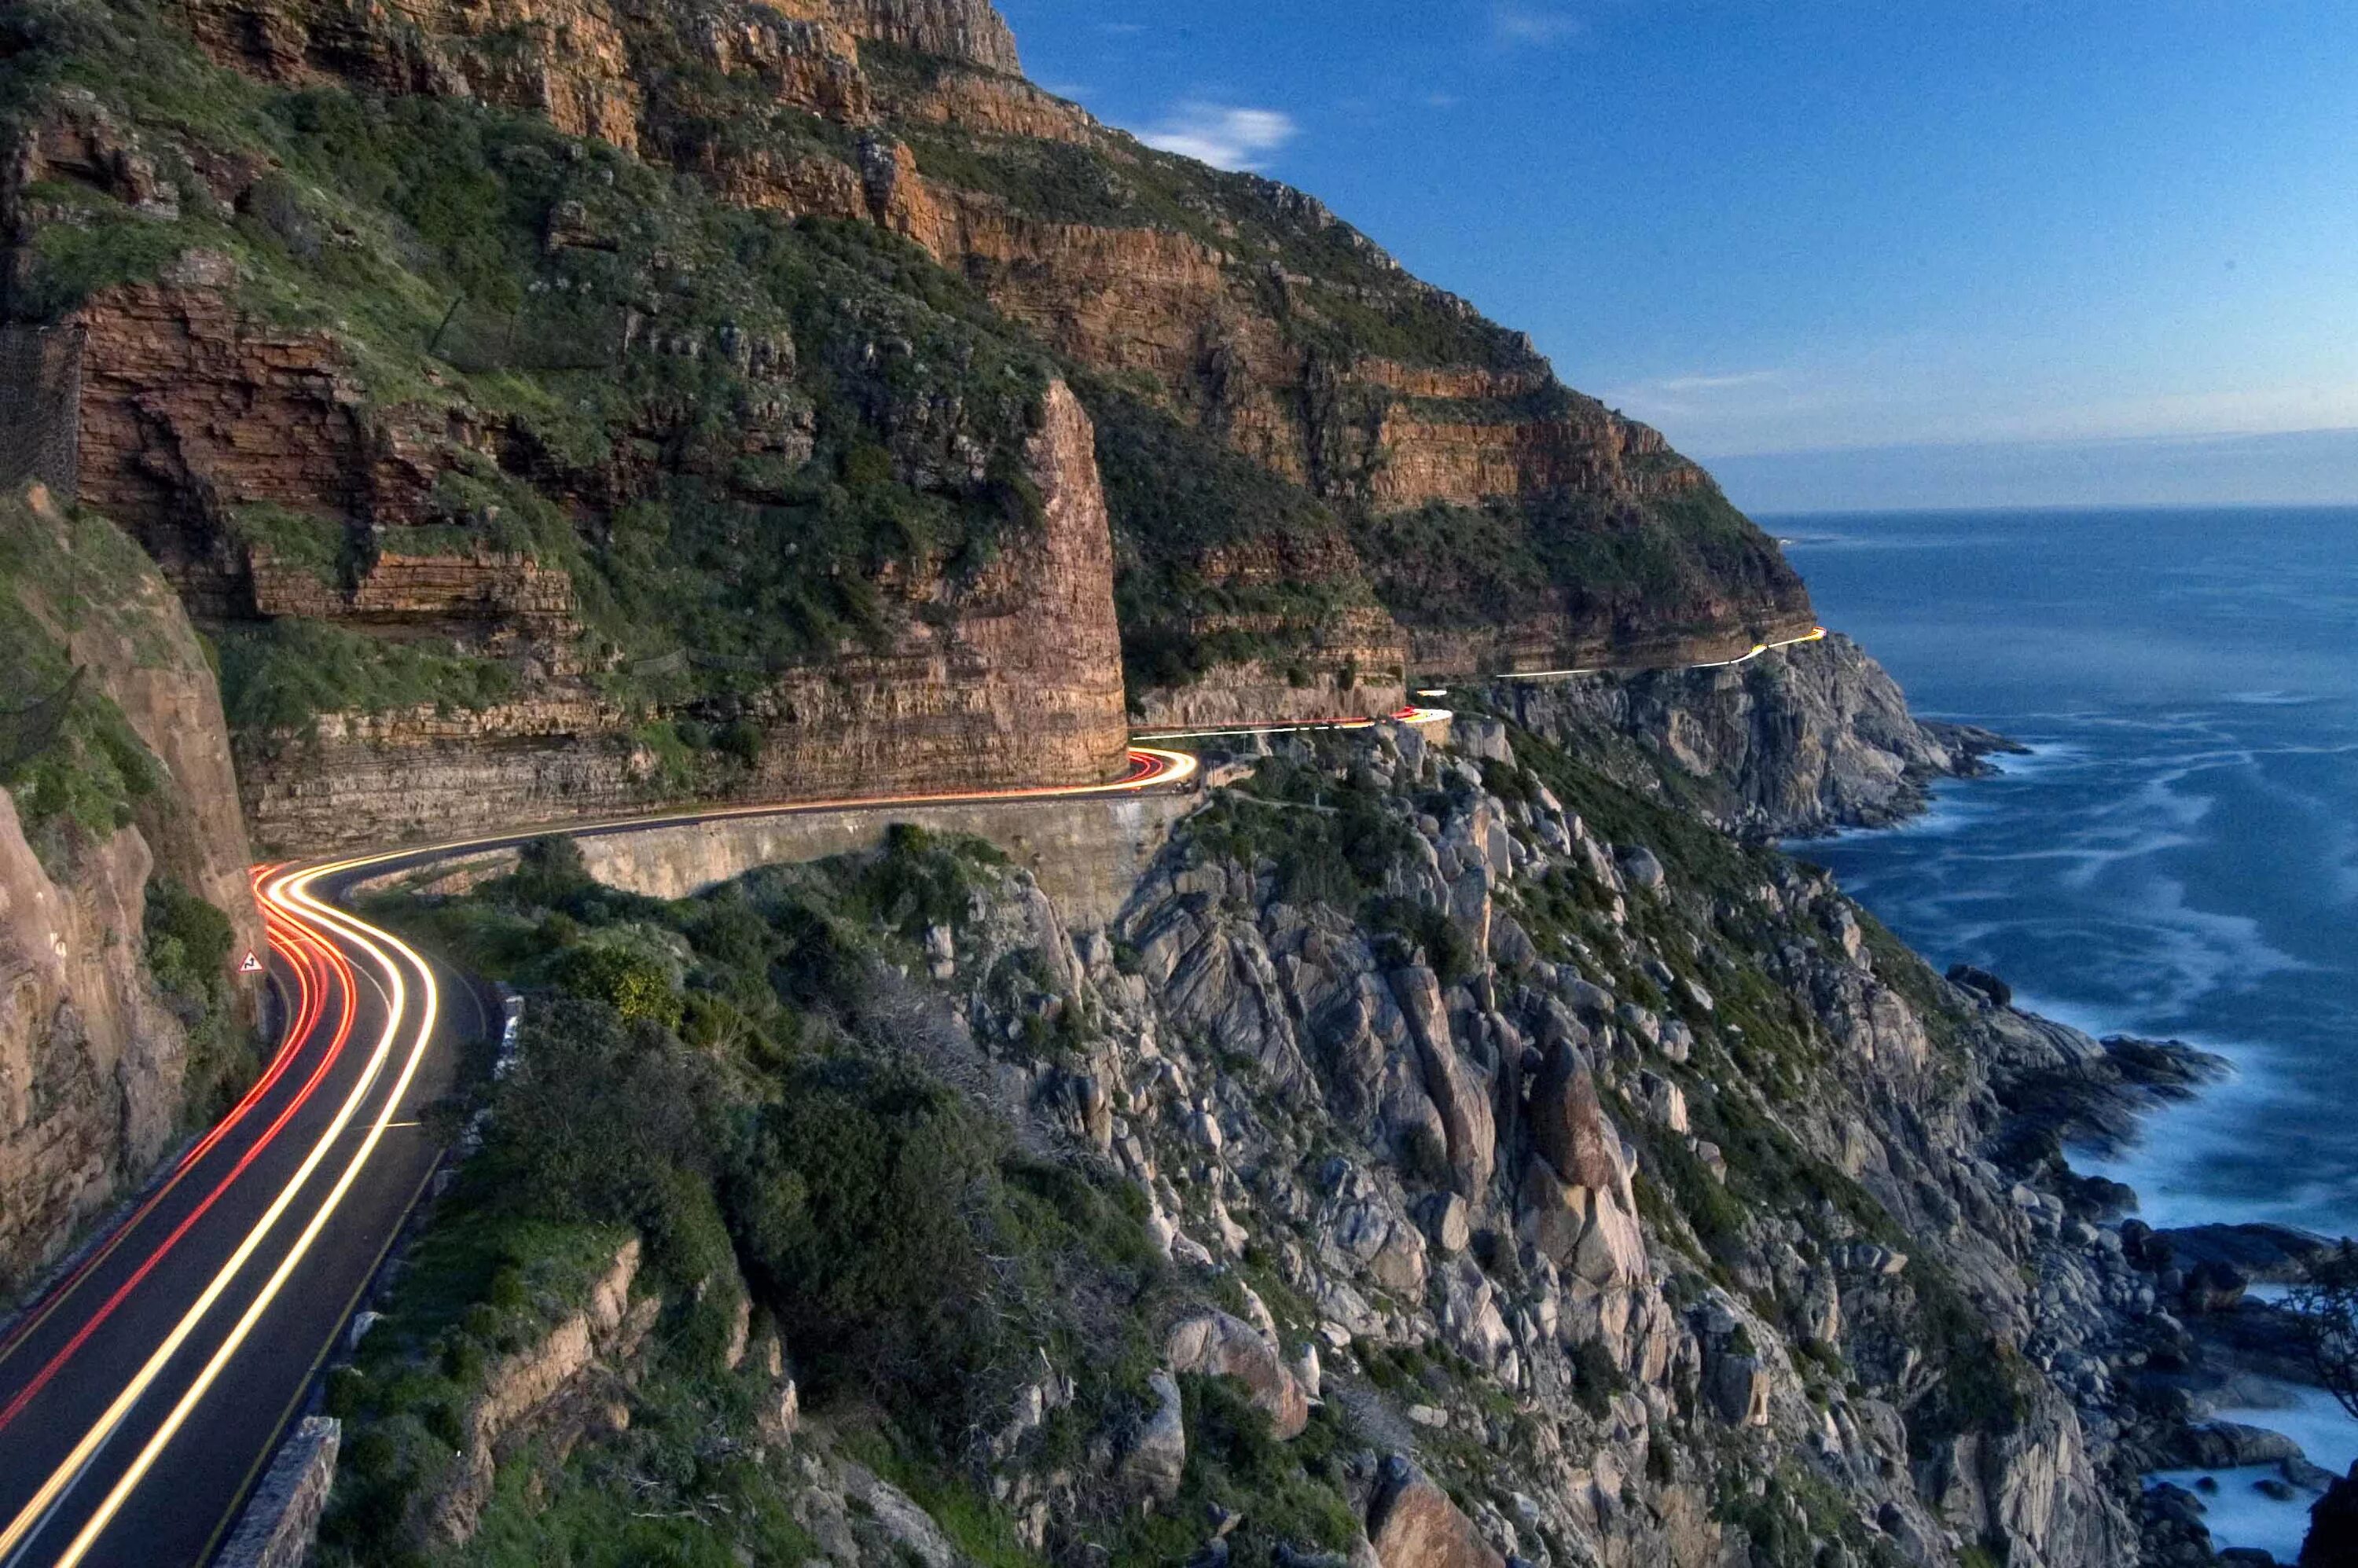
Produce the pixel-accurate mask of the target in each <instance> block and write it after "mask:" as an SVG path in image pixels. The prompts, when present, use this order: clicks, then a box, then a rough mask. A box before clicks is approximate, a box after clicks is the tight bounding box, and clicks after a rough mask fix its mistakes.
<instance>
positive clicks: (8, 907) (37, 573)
mask: <svg viewBox="0 0 2358 1568" xmlns="http://www.w3.org/2000/svg"><path fill="white" fill-rule="evenodd" d="M0 527H5V528H6V529H8V530H10V531H11V534H12V537H11V538H10V540H9V547H8V548H7V549H6V551H5V562H6V569H5V571H0V639H5V641H6V642H7V643H8V645H9V646H11V647H12V649H15V650H17V651H20V652H21V651H22V650H23V649H24V648H25V647H26V646H27V643H25V642H23V641H19V640H18V639H19V638H23V637H27V636H29V637H33V638H48V637H52V636H54V637H56V638H58V640H59V643H62V642H63V633H64V632H65V631H66V629H67V627H68V626H69V625H71V626H72V627H73V632H74V635H73V643H72V649H71V652H72V654H74V655H75V657H76V658H77V659H78V661H79V662H80V665H81V668H82V670H83V672H84V674H83V676H82V684H81V687H77V688H76V689H77V691H78V693H79V694H80V695H78V696H77V697H76V698H75V700H76V701H77V702H85V703H87V702H103V703H106V704H108V705H110V709H111V711H113V712H117V713H119V714H120V715H121V717H122V719H124V721H125V722H126V723H127V726H128V728H129V730H130V732H131V734H132V735H133V736H135V738H136V739H135V742H134V743H135V744H144V746H145V747H146V752H147V754H148V757H149V759H150V763H151V765H152V766H153V767H154V768H155V770H156V773H157V777H156V778H155V780H154V781H153V787H152V788H150V789H149V790H147V791H146V792H145V793H143V794H141V795H138V796H137V797H136V798H135V799H134V800H132V801H131V802H129V803H127V808H126V809H125V810H124V813H123V818H124V820H123V823H122V825H121V826H116V827H112V828H111V830H110V831H107V832H105V833H104V834H103V836H100V835H96V834H92V833H89V832H87V831H85V830H83V829H81V828H79V827H63V828H60V827H57V826H55V825H54V824H52V825H49V826H46V827H44V828H43V830H42V831H40V832H39V833H36V834H28V832H27V826H26V823H25V820H24V818H23V816H21V815H20V812H19V809H18V806H17V802H16V798H14V797H13V796H11V795H8V794H6V793H5V792H0V1282H5V1283H0V1288H5V1284H8V1283H19V1282H23V1281H27V1279H29V1278H30V1277H32V1276H34V1275H35V1274H37V1273H38V1270H39V1269H40V1267H41V1266H42V1265H43V1264H44V1263H46V1262H47V1261H49V1260H50V1259H51V1258H53V1257H54V1256H55V1255H56V1253H57V1252H58V1250H59V1249H60V1248H62V1247H63V1246H64V1245H65V1244H66V1243H67V1242H68V1241H69V1240H70V1238H71V1237H72V1235H73V1234H74V1232H75V1230H76V1229H77V1228H78V1227H80V1226H81V1224H83V1223H84V1222H86V1221H87V1220H89V1219H90V1218H91V1217H93V1216H94V1215H95V1214H96V1213H98V1212H99V1211H100V1210H101V1209H103V1207H104V1206H105V1205H106V1204H107V1203H108V1202H110V1201H111V1200H112V1199H113V1198H114V1195H116V1194H117V1193H118V1192H119V1191H120V1190H121V1189H122V1188H123V1187H124V1185H125V1184H135V1183H136V1182H138V1181H139V1180H141V1179H142V1178H144V1177H145V1176H146V1173H147V1172H148V1171H149V1169H150V1168H151V1167H152V1166H153V1165H154V1164H155V1163H156V1162H157V1160H158V1159H159V1158H160V1157H161V1156H162V1155H163V1154H164V1153H165V1152H166V1151H167V1150H168V1148H169V1147H170V1146H171V1144H172V1142H173V1141H175V1140H176V1138H177V1137H178V1132H179V1130H180V1128H181V1126H182V1121H183V1117H184V1115H186V1114H188V1113H189V1111H190V1110H191V1109H192V1108H190V1107H189V1106H188V1105H186V1104H185V1102H184V1085H185V1084H186V1080H187V1079H188V1077H189V1072H190V1068H191V1059H190V1054H191V1048H192V1047H191V1040H190V1031H191V1027H192V1025H193V1024H196V1023H198V1022H203V1021H202V1020H200V1019H199V1018H197V1017H194V1016H191V1015H190V1014H189V1012H188V1011H187V1009H188V1006H189V1001H190V1000H193V999H174V998H168V997H167V996H166V995H164V994H163V993H162V992H161V991H160V990H159V989H158V986H157V979H156V977H155V976H153V975H152V974H151V973H150V972H149V969H148V967H147V961H146V925H147V906H148V891H149V884H150V881H151V879H157V878H168V879H170V880H171V881H173V882H175V883H177V884H178V886H179V887H181V888H184V889H187V890H189V891H190V892H194V893H195V894H196V895H197V896H199V897H200V898H202V899H203V900H204V901H205V902H207V903H211V905H213V906H214V907H215V908H217V909H219V910H221V911H222V912H223V913H224V914H228V915H229V916H230V932H231V945H232V951H231V952H230V953H229V954H227V955H224V956H222V957H223V959H224V961H225V962H231V963H233V962H234V961H235V959H236V957H237V956H238V955H240V954H242V953H243V952H245V951H254V952H259V951H260V950H261V949H262V946H263V938H262V923H261V920H260V918H259V916H258V914H257V913H256V911H255V909H254V901H253V897H252V893H251V891H250V888H249V886H248V883H247V881H246V866H247V863H248V861H249V860H250V859H251V857H250V855H249V853H248V851H247V849H246V836H245V827H244V824H243V821H242V820H241V819H240V817H239V813H238V806H237V783H236V779H235V777H234V776H233V773H232V771H231V766H230V747H229V737H228V733H227V731H226V730H225V729H224V727H223V725H222V714H221V702H220V698H219V697H218V695H217V694H216V692H215V689H214V686H213V680H212V676H211V669H210V668H209V667H208V665H207V664H206V662H205V657H204V654H203V653H202V651H201V650H200V648H199V647H198V645H197V642H196V638H195V636H194V634H193V633H192V632H191V631H190V629H189V623H188V622H187V620H186V618H185V617H184V616H183V615H182V613H181V611H180V609H179V606H178V603H177V602H176V601H175V600H174V597H173V595H172V592H171V590H170V589H168V587H167V586H166V585H165V583H164V582H163V580H162V579H160V578H159V577H157V574H156V573H155V572H154V571H153V570H152V569H150V568H145V567H144V566H143V565H139V564H136V563H137V561H138V557H137V553H136V550H135V547H134V546H131V545H130V544H129V543H128V541H126V540H124V539H123V538H122V536H121V535H115V534H114V533H113V531H112V530H111V529H109V528H107V526H106V525H105V524H103V523H98V522H95V521H89V520H86V521H82V522H80V523H77V524H69V523H68V521H67V520H66V519H65V518H64V517H63V516H61V515H60V514H59V513H58V512H57V511H56V510H55V509H54V508H53V507H51V506H50V505H49V502H48V498H47V496H46V495H45V494H44V493H43V492H40V491H39V490H38V488H37V489H36V490H35V491H34V492H32V496H31V499H30V503H29V504H27V503H15V502H12V503H8V504H7V505H6V506H5V508H0ZM69 529H71V530H72V535H73V536H72V541H71V543H70V544H69V543H68V542H67V541H68V530H69ZM110 546H111V547H110ZM76 550H81V551H87V552H88V553H89V554H90V555H91V557H92V558H91V559H90V560H89V561H88V563H87V568H86V573H85V575H83V576H81V578H80V579H78V580H76V581H75V583H74V589H75V599H76V601H77V602H76V603H75V604H74V605H73V607H72V608H71V609H69V607H68V604H67V601H66V599H65V597H64V595H65V591H66V588H67V579H65V577H64V576H63V573H62V572H61V571H60V570H59V568H60V567H61V565H62V563H63V562H64V561H65V560H66V558H67V557H68V553H69V552H71V551H76ZM19 668H20V669H24V666H19ZM25 673H27V675H28V676H29V675H31V674H32V673H33V672H32V671H30V670H26V672H25ZM29 695H31V694H30V693H29V692H28V693H27V696H29ZM75 743H76V742H75V741H74V738H73V735H72V731H71V729H70V726H69V728H68V729H67V730H64V731H61V732H60V733H59V736H58V737H57V738H55V739H52V740H51V741H49V743H48V744H49V749H50V750H51V751H55V750H56V749H57V748H59V747H64V746H70V745H72V744H75ZM23 761H24V759H22V758H21V757H19V758H12V759H10V762H11V765H16V764H17V763H19V762H23ZM39 761H40V759H39V756H38V754H37V755H36V756H35V758H34V759H33V763H32V765H35V766H38V763H39ZM35 776H36V777H38V774H37V775H35ZM39 788H40V786H39V785H38V784H33V785H31V786H29V787H28V788H27V797H28V798H29V799H33V800H34V801H35V802H36V804H38V805H41V806H43V808H44V809H47V803H46V802H45V801H42V800H40V798H39V795H38V791H39ZM36 840H38V845H39V847H40V850H41V851H42V852H37V849H36ZM205 978H207V979H211V980H212V981H214V982H215V983H216V984H217V985H218V988H219V989H218V991H217V992H216V993H215V997H214V999H213V1001H214V1002H217V1003H218V1004H220V1005H222V1006H223V1007H225V1008H227V1009H228V1010H229V1011H228V1012H227V1014H226V1016H222V1017H220V1018H218V1019H214V1020H212V1021H211V1027H212V1028H214V1029H216V1030H226V1031H235V1030H239V1029H243V1028H245V1027H250V1025H251V1024H252V1022H253V1021H254V1004H255V1000H256V997H257V996H258V992H256V991H255V990H254V988H253V987H252V985H251V983H250V982H236V988H237V989H234V990H233V980H232V978H231V976H229V975H228V974H222V975H218V976H211V977H205ZM176 1008H178V1009H179V1010H180V1011H176ZM206 1066H207V1071H208V1072H218V1071H219V1070H220V1064H207V1065H206ZM204 1087H206V1088H207V1089H208V1090H209V1091H211V1092H218V1091H219V1090H220V1088H221V1087H222V1086H221V1085H220V1084H218V1083H209V1084H207V1085H205V1086H204ZM193 1109H194V1110H195V1111H196V1112H197V1113H198V1114H208V1113H209V1112H210V1110H211V1107H210V1106H200V1107H195V1108H193Z"/></svg>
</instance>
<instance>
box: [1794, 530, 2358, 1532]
mask: <svg viewBox="0 0 2358 1568" xmlns="http://www.w3.org/2000/svg"><path fill="white" fill-rule="evenodd" d="M1763 525H1764V526H1766V527H1768V528H1769V529H1771V530H1772V531H1774V532H1775V533H1777V534H1778V535H1780V536H1782V537H1784V538H1786V539H1787V540H1788V541H1789V544H1788V546H1787V554H1788V556H1789V557H1790V559H1791V561H1792V562H1793V564H1794V565H1795V567H1797V568H1799V569H1800V570H1801V573H1802V575H1803V576H1804V577H1805V578H1807V579H1808V580H1809V584H1810V588H1811V591H1812V594H1813V595H1814V597H1815V599H1816V601H1817V605H1818V610H1819V615H1820V619H1822V620H1823V622H1825V623H1826V624H1827V625H1828V626H1830V627H1833V628H1834V629H1836V630H1838V631H1841V632H1844V633H1848V634H1849V635H1850V636H1852V637H1854V638H1855V639H1856V640H1857V641H1858V642H1860V643H1863V644H1865V646H1866V649H1867V651H1868V652H1869V653H1871V654H1874V655H1875V656H1876V657H1877V659H1879V660H1880V661H1882V663H1883V664H1884V665H1885V666H1886V667H1887V668H1888V669H1889V670H1890V671H1891V673H1892V674H1893V675H1894V676H1898V679H1899V681H1900V683H1901V684H1902V685H1903V686H1904V687H1906V688H1907V690H1908V695H1909V699H1910V702H1911V704H1912V706H1913V707H1914V708H1916V709H1917V711H1918V712H1920V713H1921V714H1923V715H1926V716H1928V717H1933V718H1944V719H1962V720H1964V721H1967V722H1970V723H1974V724H1981V725H1986V726H1987V727H1989V728H1991V729H1994V730H1999V731H2000V732H2002V733H2004V734H2006V735H2008V736H2010V737H2012V738H2013V739H2015V740H2017V741H2021V742H2022V743H2024V744H2025V745H2027V746H2028V747H2029V748H2030V752H2029V754H2028V756H2022V757H2011V758H2003V759H1999V761H2000V763H2001V766H2002V767H2003V769H2004V772H2003V773H2001V774H2000V775H1999V776H1997V777H1995V778H1988V779H1981V780H1972V781H1963V782H1958V783H1954V784H1944V785H1942V787H1941V788H1940V789H1939V791H1938V792H1937V794H1936V797H1935V803H1934V806H1933V809H1932V810H1931V812H1930V813H1929V814H1928V815H1926V816H1923V817H1920V818H1919V819H1918V820H1916V821H1914V822H1912V823H1909V824H1908V825H1906V826H1904V827H1898V828H1896V829H1892V830H1888V831H1884V832H1872V833H1864V832H1863V833H1852V834H1845V835H1844V836H1842V837H1840V838H1833V839H1830V840H1823V841H1820V842H1816V843H1812V844H1808V845H1802V846H1798V847H1797V849H1798V851H1799V852H1800V853H1801V854H1803V855H1805V856H1806V857H1808V858H1810V859H1812V860H1817V861H1819V862H1820V863H1822V864H1824V865H1826V866H1828V867H1830V868H1832V869H1833V871H1834V872H1835V874H1836V875H1837V877H1838V878H1839V879H1840V880H1841V881H1842V883H1843V885H1844V888H1845V889H1846V890H1847V891H1848V892H1850V893H1851V894H1852V895H1853V896H1854V897H1855V898H1857V899H1858V900H1859V901H1860V902H1861V903H1864V904H1866V906H1867V907H1868V908H1869V909H1871V910H1873V911H1874V912H1875V913H1876V914H1877V915H1879V916H1880V917H1882V919H1883V920H1884V921H1885V922H1886V923H1887V924H1888V925H1891V926H1892V927H1893V928H1894V929H1895V930H1896V931H1898V933H1899V935H1901V936H1902V937H1904V938H1905V939H1906V940H1907V941H1908V942H1909V943H1910V944H1911V945H1912V946H1915V947H1916V948H1917V949H1919V950H1920V951H1921V952H1922V953H1924V954H1925V955H1926V956H1927V957H1930V958H1931V959H1932V960H1933V961H1934V962H1935V963H1936V964H1938V965H1940V966H1942V967H1944V968H1945V967H1946V966H1947V965H1949V964H1952V963H1955V962H1959V961H1963V962H1966V963H1971V964H1977V965H1979V966H1981V967H1982V968H1986V969H1989V970H1992V971H1993V972H1995V973H1996V974H1998V975H2000V976H2002V977H2004V978H2005V979H2007V980H2008V981H2009V982H2011V983H2012V984H2013V986H2014V988H2015V990H2016V993H2017V1001H2018V1002H2019V1003H2020V1004H2021V1005H2023V1006H2025V1007H2028V1008H2030V1009H2032V1010H2034V1011H2040V1012H2044V1013H2047V1014H2048V1015H2050V1016H2051V1017H2054V1018H2058V1019H2061V1020H2063V1021H2064V1022H2070V1023H2073V1024H2076V1025H2078V1026H2079V1027H2081V1028H2082V1029H2085V1030H2088V1031H2089V1032H2091V1033H2096V1034H2099V1035H2104V1034H2115V1033H2128V1034H2136V1035H2141V1036H2145V1037H2147V1038H2152V1039H2170V1040H2183V1041H2186V1042H2188V1043H2190V1044H2195V1045H2199V1046H2201V1047H2203V1048H2205V1049H2207V1050H2211V1051H2214V1052H2216V1053H2218V1054H2221V1055H2223V1056H2225V1057H2227V1058H2228V1059H2229V1060H2230V1061H2231V1062H2233V1063H2234V1067H2235V1073H2234V1076H2233V1077H2232V1078H2231V1079H2229V1080H2228V1081H2226V1082H2223V1083H2221V1084H2218V1085H2215V1086H2212V1087H2210V1088H2208V1089H2207V1090H2206V1091H2205V1092H2204V1093H2203V1094H2202V1095H2201V1098H2198V1099H2196V1100H2194V1101H2192V1102H2190V1103H2189V1104H2187V1105H2184V1106H2182V1107H2176V1108H2169V1109H2167V1110H2164V1111H2162V1112H2160V1113H2159V1114H2158V1115H2157V1116H2156V1117H2154V1118H2153V1119H2150V1120H2149V1121H2148V1122H2147V1125H2146V1129H2145V1137H2144V1138H2143V1140H2142V1141H2141V1142H2140V1143H2139V1144H2138V1145H2137V1146H2136V1148H2134V1149H2132V1150H2130V1151H2129V1152H2126V1153H2125V1154H2124V1155H2123V1156H2121V1157H2119V1158H2117V1159H2114V1160H2109V1161H2105V1160H2097V1159H2093V1158H2091V1157H2088V1156H2086V1155H2085V1154H2082V1156H2080V1157H2078V1158H2076V1159H2075V1160H2074V1164H2075V1165H2076V1166H2077V1167H2078V1168H2080V1169H2082V1170H2085V1171H2091V1172H2094V1173H2101V1174H2104V1175H2108V1176H2111V1177H2113V1178H2115V1179H2116V1180H2119V1181H2123V1182H2126V1183H2128V1184H2130V1185H2132V1186H2134V1187H2135V1188H2136V1190H2137V1193H2138V1195H2139V1197H2140V1208H2139V1213H2140V1214H2141V1216H2142V1217H2144V1218H2146V1219H2147V1220H2148V1221H2150V1222H2152V1223H2154V1224H2156V1225H2163V1226H2174V1225H2190V1224H2198V1223H2202V1222H2206V1221H2212V1220H2227V1221H2234V1220H2255V1219H2265V1220H2276V1221H2281V1222H2284V1223H2287V1224H2291V1225H2297V1226H2300V1227H2304V1228H2307V1229H2310V1230H2314V1231H2318V1232H2320V1233H2323V1234H2326V1235H2330V1236H2340V1235H2343V1234H2345V1233H2349V1232H2353V1231H2358V1082H2353V1067H2358V509H2331V510H2323V509H2271V508H2259V507H2253V508H2238V509H2220V510H2212V509H2205V510H2194V509H2187V510H2169V511H2069V512H2013V511H2005V512H1986V513H1942V514H1887V515H1886V514H1839V515H1827V516H1784V517H1775V518H1768V519H1764V520H1763ZM2286 1413H2287V1414H2289V1412H2286ZM2253 1419H2262V1418H2253ZM2279 1424H2284V1425H2291V1424H2293V1423H2292V1422H2279ZM2310 1424H2311V1425H2312V1426H2313V1428H2314V1432H2315V1435H2313V1436H2312V1435H2311V1434H2310V1433H2309V1432H2308V1431H2304V1433H2302V1435H2303V1437H2304V1441H2306V1442H2308V1443H2309V1445H2310V1447H2311V1454H2310V1457H2311V1458H2313V1459H2315V1460H2317V1461H2318V1462H2320V1463H2321V1464H2326V1465H2335V1466H2337V1467H2342V1466H2346V1465H2348V1464H2349V1463H2350V1462H2351V1460H2352V1458H2353V1456H2358V1426H2353V1425H2352V1424H2351V1423H2348V1422H2343V1421H2342V1420H2341V1419H2340V1416H2339V1412H2338V1411H2337V1412H2333V1414H2332V1419H2331V1420H2321V1421H2319V1422H2313V1423H2310ZM2239 1501H2240V1499H2239ZM2306 1501H2307V1499H2306V1498H2304V1499H2302V1502H2303V1504H2304V1506H2305V1504H2306ZM2222 1511H2223V1512H2231V1513H2232V1518H2220V1517H2214V1518H2213V1519H2212V1527H2213V1532H2214V1534H2215V1535H2219V1536H2222V1537H2224V1538H2225V1539H2224V1540H2223V1541H2222V1542H2221V1543H2222V1544H2251V1545H2266V1546H2269V1547H2270V1548H2272V1549H2274V1550H2276V1551H2277V1552H2278V1553H2279V1554H2280V1555H2286V1554H2287V1552H2286V1542H2287V1541H2288V1540H2289V1541H2291V1542H2292V1543H2293V1544H2294V1545H2297V1544H2298V1541H2299V1528H2300V1526H2301V1525H2302V1524H2304V1523H2305V1519H2296V1518H2294V1517H2293V1515H2294V1513H2295V1510H2293V1509H2282V1508H2277V1509H2260V1510H2257V1511H2255V1510H2253V1509H2247V1508H2244V1507H2240V1506H2239V1507H2237V1508H2235V1509H2233V1510H2222Z"/></svg>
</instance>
